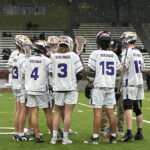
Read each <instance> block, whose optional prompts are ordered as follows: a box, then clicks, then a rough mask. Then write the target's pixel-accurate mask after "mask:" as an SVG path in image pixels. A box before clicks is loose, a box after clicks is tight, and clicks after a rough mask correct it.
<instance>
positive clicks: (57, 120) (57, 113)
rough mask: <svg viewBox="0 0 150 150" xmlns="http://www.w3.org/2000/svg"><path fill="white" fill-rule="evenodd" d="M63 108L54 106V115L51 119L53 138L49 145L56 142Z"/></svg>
mask: <svg viewBox="0 0 150 150" xmlns="http://www.w3.org/2000/svg"><path fill="white" fill-rule="evenodd" d="M62 111H63V106H59V105H56V104H55V115H54V118H53V137H52V139H51V141H50V143H51V144H56V142H57V133H58V129H59V125H60V118H61V116H62Z"/></svg>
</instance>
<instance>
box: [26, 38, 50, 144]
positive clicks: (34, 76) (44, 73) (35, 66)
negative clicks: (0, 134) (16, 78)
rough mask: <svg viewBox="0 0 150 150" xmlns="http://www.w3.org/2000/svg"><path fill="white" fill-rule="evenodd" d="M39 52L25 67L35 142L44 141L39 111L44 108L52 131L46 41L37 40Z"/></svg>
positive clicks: (37, 51) (48, 60) (36, 46)
mask: <svg viewBox="0 0 150 150" xmlns="http://www.w3.org/2000/svg"><path fill="white" fill-rule="evenodd" d="M34 50H35V52H36V53H37V54H36V55H34V56H30V57H29V59H28V61H27V63H26V69H25V88H26V90H27V94H28V100H27V104H26V105H27V107H29V108H30V109H31V121H32V125H33V129H34V132H35V142H36V143H40V142H44V139H43V138H42V137H41V136H40V135H39V127H38V113H39V108H43V110H44V112H45V116H46V122H47V126H48V128H49V129H50V130H51V131H52V108H51V107H52V104H51V98H50V96H49V90H48V89H49V87H48V76H49V68H50V65H51V60H50V59H49V58H47V57H46V56H44V55H45V54H46V52H47V50H46V48H45V43H44V42H43V41H41V40H39V41H37V42H35V47H34Z"/></svg>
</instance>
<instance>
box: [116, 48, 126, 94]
mask: <svg viewBox="0 0 150 150" xmlns="http://www.w3.org/2000/svg"><path fill="white" fill-rule="evenodd" d="M127 54H128V48H126V53H125V58H124V63H123V68H122V71H121V75H120V81H119V86H118V89H117V94H120V93H121V92H120V91H121V88H122V84H123V72H124V69H125V62H126V59H127Z"/></svg>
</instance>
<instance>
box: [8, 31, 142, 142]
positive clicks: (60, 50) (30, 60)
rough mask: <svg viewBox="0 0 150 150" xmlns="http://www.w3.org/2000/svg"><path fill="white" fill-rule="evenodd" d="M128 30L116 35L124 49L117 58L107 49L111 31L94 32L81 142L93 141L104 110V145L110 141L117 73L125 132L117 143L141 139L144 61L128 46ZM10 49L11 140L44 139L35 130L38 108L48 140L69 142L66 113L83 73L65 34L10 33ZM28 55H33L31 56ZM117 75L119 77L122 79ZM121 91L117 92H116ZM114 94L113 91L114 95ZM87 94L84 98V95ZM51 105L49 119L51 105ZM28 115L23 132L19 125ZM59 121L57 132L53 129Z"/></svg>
mask: <svg viewBox="0 0 150 150" xmlns="http://www.w3.org/2000/svg"><path fill="white" fill-rule="evenodd" d="M136 39H137V37H136V34H135V33H134V32H125V33H123V34H122V36H121V41H122V45H123V46H124V47H125V52H124V53H123V54H122V58H121V60H119V58H118V56H117V55H116V54H115V52H113V51H112V50H110V43H111V34H110V32H107V31H100V32H99V33H98V34H97V37H96V43H97V47H98V50H96V51H94V52H92V53H91V54H90V58H89V61H88V67H89V69H88V76H87V79H89V75H90V74H91V73H92V74H93V76H92V79H91V77H90V80H89V83H88V88H87V89H88V90H87V89H86V96H87V97H88V98H90V97H91V105H92V106H93V111H94V120H93V135H92V137H91V138H90V139H89V140H87V141H84V143H85V144H98V138H99V129H100V125H101V118H102V117H101V114H102V109H103V107H105V108H106V111H107V114H108V118H109V123H110V137H109V142H110V143H116V137H117V134H116V122H117V121H116V116H115V114H114V106H115V104H116V97H115V84H116V74H117V72H121V76H122V78H123V84H122V88H120V89H119V92H120V91H121V90H123V109H124V114H125V120H126V123H127V133H126V134H125V136H124V137H123V138H122V139H120V140H119V141H120V142H132V141H133V140H142V139H143V134H142V112H141V107H142V99H143V98H144V90H143V77H142V67H143V65H144V62H143V57H142V54H141V52H140V51H139V50H138V49H136V48H135V47H134V43H135V42H136ZM15 44H16V48H17V50H16V51H14V52H13V53H12V54H11V56H10V58H9V60H8V65H9V68H10V69H9V70H10V74H11V80H12V81H11V82H12V89H13V92H14V96H15V99H16V109H15V113H14V126H15V132H14V136H13V139H14V140H18V141H29V140H32V139H31V138H30V136H29V135H34V136H35V142H36V143H40V142H44V141H45V140H44V139H43V137H42V136H41V135H40V133H39V126H38V113H39V109H40V108H42V109H43V111H44V113H45V117H46V123H47V126H48V129H49V132H50V133H51V135H52V138H51V140H50V143H51V144H56V143H57V142H62V144H72V143H73V142H72V140H70V139H69V137H68V134H69V133H70V132H71V128H70V126H71V117H72V113H73V110H74V107H75V104H77V103H78V81H79V80H81V79H82V72H83V71H84V68H83V65H82V62H81V60H80V57H79V56H78V55H77V54H76V53H75V52H73V47H74V43H73V40H72V38H71V37H69V36H60V37H56V36H50V37H48V39H47V41H44V40H37V41H36V42H34V43H32V42H31V41H30V39H29V38H28V37H27V36H24V35H16V36H15ZM31 53H33V54H31ZM122 78H121V79H122ZM120 93H122V92H120ZM120 93H119V94H120ZM89 95H90V96H89ZM53 107H55V114H54V117H53V114H52V109H53ZM132 109H133V111H134V112H135V114H136V119H137V122H138V123H137V126H138V131H137V133H136V135H135V136H133V134H132ZM26 116H28V132H27V133H24V126H25V122H26ZM60 119H62V120H63V128H64V129H63V132H62V131H61V130H60V129H59V126H60Z"/></svg>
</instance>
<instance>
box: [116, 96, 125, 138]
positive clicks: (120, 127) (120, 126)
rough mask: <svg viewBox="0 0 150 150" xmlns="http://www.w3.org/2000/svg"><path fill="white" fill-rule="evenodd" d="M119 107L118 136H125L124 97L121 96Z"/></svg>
mask: <svg viewBox="0 0 150 150" xmlns="http://www.w3.org/2000/svg"><path fill="white" fill-rule="evenodd" d="M117 103H119V104H117V107H118V106H119V108H117V109H118V113H119V114H118V118H117V128H118V135H119V136H124V109H123V97H122V94H121V97H120V98H119V100H118V101H117Z"/></svg>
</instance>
